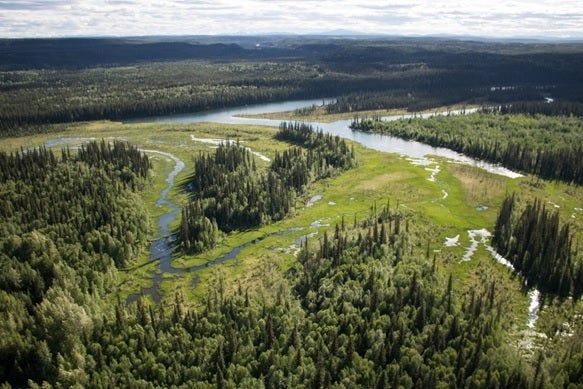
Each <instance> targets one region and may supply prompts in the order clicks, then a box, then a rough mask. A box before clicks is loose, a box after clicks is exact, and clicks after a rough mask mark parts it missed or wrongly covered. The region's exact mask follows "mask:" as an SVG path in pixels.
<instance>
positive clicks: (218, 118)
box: [124, 99, 521, 178]
mask: <svg viewBox="0 0 583 389" xmlns="http://www.w3.org/2000/svg"><path fill="white" fill-rule="evenodd" d="M325 101H328V100H327V99H318V100H298V101H287V102H283V103H270V104H257V105H250V106H245V107H237V108H227V109H222V110H216V111H209V112H199V113H192V114H180V115H167V116H153V117H147V118H139V119H133V120H128V121H126V122H124V123H128V124H131V123H202V122H211V123H223V124H254V125H261V126H275V127H278V126H279V124H280V123H281V120H272V119H259V118H243V117H240V116H238V115H255V114H261V113H274V112H284V111H293V110H295V109H298V108H303V107H309V106H312V105H319V104H322V103H323V102H325ZM467 112H469V111H467ZM448 113H449V114H461V113H462V112H460V111H449V112H435V113H425V114H423V115H420V114H409V115H395V116H384V117H383V118H382V119H383V120H387V121H388V120H398V119H403V118H405V119H406V118H413V117H420V116H422V117H429V116H431V115H445V114H448ZM351 122H352V120H351V119H348V120H338V121H335V122H331V123H321V122H308V121H306V123H309V124H311V125H313V126H314V127H316V128H320V129H322V130H323V131H324V132H327V133H330V134H333V135H338V136H340V137H342V138H346V139H350V140H352V141H354V142H358V143H360V144H361V145H363V146H365V147H367V148H370V149H373V150H377V151H382V152H387V153H396V154H401V155H404V156H407V157H410V158H415V159H417V160H423V159H427V156H428V155H435V156H438V157H443V158H447V159H449V160H452V161H455V162H459V163H463V164H466V165H472V166H477V167H479V168H482V169H485V170H487V171H489V172H491V173H494V174H498V175H503V176H506V177H511V178H516V177H520V176H521V175H520V174H519V173H516V172H513V171H511V170H509V169H506V168H504V167H502V166H499V165H495V164H491V163H488V162H484V161H479V160H476V159H474V158H470V157H468V156H465V155H463V154H460V153H457V152H455V151H453V150H450V149H446V148H443V147H433V146H429V145H426V144H423V143H420V142H415V141H408V140H403V139H400V138H396V137H393V136H388V135H382V134H371V133H364V132H360V131H354V130H352V129H350V123H351Z"/></svg>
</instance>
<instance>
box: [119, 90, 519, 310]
mask: <svg viewBox="0 0 583 389" xmlns="http://www.w3.org/2000/svg"><path fill="white" fill-rule="evenodd" d="M325 101H326V100H325V99H324V100H322V99H318V100H300V101H288V102H283V103H270V104H258V105H251V106H245V107H238V108H228V109H221V110H215V111H208V112H201V113H193V114H180V115H168V116H155V117H148V118H140V119H133V120H128V121H126V122H125V123H128V124H132V123H201V122H209V123H223V124H253V125H264V126H276V127H277V126H279V124H280V123H281V120H271V119H258V118H243V117H240V115H254V114H261V113H274V112H283V111H292V110H295V109H298V108H302V107H309V106H312V105H320V104H322V103H323V102H325ZM449 113H450V114H461V113H462V112H459V111H453V112H449ZM442 114H447V112H436V113H426V114H423V115H419V114H417V115H400V116H386V117H383V120H398V119H402V118H408V117H414V116H417V117H419V116H423V117H428V116H431V115H442ZM308 123H310V124H312V125H313V126H314V127H316V128H320V129H322V130H323V131H324V132H326V133H330V134H333V135H338V136H340V137H342V138H346V139H350V140H352V141H355V142H358V143H360V144H361V145H363V146H365V147H367V148H371V149H374V150H377V151H382V152H389V153H396V154H400V155H402V156H405V157H407V158H410V159H413V160H414V161H415V163H420V164H429V163H430V162H431V160H430V159H429V157H428V156H438V157H443V158H446V159H449V160H452V161H455V162H457V163H462V164H466V165H472V166H477V167H479V168H482V169H485V170H487V171H489V172H491V173H494V174H498V175H503V176H507V177H511V178H515V177H520V174H518V173H515V172H512V171H510V170H508V169H506V168H503V167H501V166H498V165H494V164H490V163H486V162H483V161H479V160H476V159H473V158H470V157H467V156H465V155H462V154H459V153H457V152H454V151H452V150H449V149H446V148H441V147H433V146H429V145H425V144H423V143H419V142H415V141H406V140H402V139H400V138H396V137H392V136H387V135H381V134H370V133H363V132H359V131H353V130H351V129H350V128H349V126H350V123H351V120H339V121H336V122H331V123H319V122H308ZM144 151H147V152H157V153H160V154H163V155H165V156H167V157H169V158H171V159H172V160H174V162H175V169H174V170H173V171H172V172H171V173H170V175H169V176H168V178H167V182H168V186H167V187H166V188H165V189H164V191H163V192H162V193H161V196H160V199H159V200H158V202H157V205H159V206H162V205H166V206H167V207H169V209H170V212H168V213H166V214H164V215H162V216H160V218H159V220H158V228H159V236H160V238H159V239H157V240H155V241H154V242H153V243H152V246H151V248H150V260H151V261H156V260H159V261H160V262H159V263H158V266H157V268H158V270H159V271H158V272H156V273H155V274H154V275H153V280H152V281H153V282H152V286H151V287H149V288H143V289H142V291H141V292H140V293H138V294H134V295H131V296H129V297H128V299H127V300H126V303H128V304H129V303H131V302H132V301H135V300H136V299H137V298H138V297H139V296H140V295H146V294H147V295H150V296H152V298H153V299H154V301H157V302H159V301H160V300H161V297H162V296H161V292H160V283H161V282H162V277H163V275H164V274H176V273H185V272H188V273H192V272H196V271H199V270H201V269H203V268H207V267H209V266H212V265H215V264H218V263H222V262H225V261H229V260H233V259H235V258H236V257H237V255H238V254H239V252H240V251H241V250H243V249H244V248H246V247H248V246H250V245H252V244H255V243H257V242H258V241H259V240H261V239H263V238H265V237H267V236H264V237H262V238H260V239H255V240H253V241H250V242H247V243H244V244H242V245H240V246H238V247H235V248H234V249H232V250H231V251H230V252H228V253H227V254H225V255H223V256H221V257H218V258H215V259H214V260H212V261H209V262H207V263H206V264H204V265H200V266H195V267H191V268H175V267H173V266H172V249H173V242H174V236H173V235H172V233H171V231H170V229H169V225H170V223H172V222H173V221H174V220H175V219H176V217H177V214H178V212H179V209H178V208H177V207H176V206H175V205H174V204H172V203H171V202H169V201H168V200H167V195H168V193H169V192H170V190H171V189H172V187H173V185H174V178H175V177H176V175H177V174H178V173H179V172H180V171H181V170H182V169H183V168H184V163H183V162H182V161H180V160H179V159H178V158H176V157H175V156H173V155H171V154H168V153H163V152H159V151H156V150H144ZM293 231H297V229H292V230H289V231H280V232H278V233H277V234H280V235H283V234H287V233H291V232H293ZM196 280H197V278H196V277H195V281H194V282H196Z"/></svg>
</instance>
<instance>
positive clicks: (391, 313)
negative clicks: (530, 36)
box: [0, 36, 583, 388]
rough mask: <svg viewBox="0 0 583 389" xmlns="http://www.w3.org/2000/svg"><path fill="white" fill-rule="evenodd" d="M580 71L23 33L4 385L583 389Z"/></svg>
mask: <svg viewBox="0 0 583 389" xmlns="http://www.w3.org/2000/svg"><path fill="white" fill-rule="evenodd" d="M581 69H583V45H582V44H580V43H577V42H568V43H553V42H543V41H519V40H516V41H495V40H478V39H475V40H469V39H468V40H462V39H448V38H391V37H382V38H381V37H359V38H355V37H326V36H302V37H298V36H260V37H253V36H245V37H234V36H230V37H219V36H213V37H211V36H206V37H205V36H193V37H188V36H185V37H176V38H175V39H173V38H172V39H171V38H164V39H162V38H157V37H136V38H63V39H0V138H1V142H0V387H2V388H10V387H16V388H20V387H30V388H50V387H56V388H64V387H88V388H103V387H116V388H117V387H131V388H157V387H177V388H179V387H180V388H290V387H293V388H296V387H298V388H328V387H334V388H353V387H365V388H400V387H403V388H483V387H488V388H507V387H514V388H583V301H582V297H583V250H582V249H581V245H582V244H583V243H582V242H583V189H582V188H581V184H582V183H583V165H582V156H583V115H582V112H583V75H582V73H581ZM274 107H275V108H274Z"/></svg>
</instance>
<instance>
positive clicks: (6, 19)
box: [0, 0, 583, 39]
mask: <svg viewBox="0 0 583 389" xmlns="http://www.w3.org/2000/svg"><path fill="white" fill-rule="evenodd" d="M338 31H353V32H359V33H366V34H389V35H406V36H409V35H429V36H436V35H457V36H468V35H469V36H482V37H493V38H515V37H520V38H528V37H537V38H541V37H542V38H550V39H555V38H571V39H572V38H576V39H583V1H582V0H561V1H558V0H538V1H532V0H530V1H526V0H505V1H499V0H489V1H488V0H477V1H476V0H458V1H444V0H391V1H373V0H356V1H348V0H317V1H315V0H314V1H313V0H305V1H303V0H196V1H195V0H119V1H113V0H0V38H23V37H63V36H143V35H201V34H202V35H255V34H267V33H292V34H321V33H336V32H338Z"/></svg>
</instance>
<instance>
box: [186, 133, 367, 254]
mask: <svg viewBox="0 0 583 389" xmlns="http://www.w3.org/2000/svg"><path fill="white" fill-rule="evenodd" d="M276 137H277V138H279V139H282V140H287V141H289V142H293V143H295V144H298V145H301V147H299V146H297V147H293V148H290V149H289V150H284V151H283V152H282V153H279V152H278V153H276V155H275V158H274V160H273V162H272V163H271V164H270V165H269V167H268V169H267V170H260V169H258V168H257V165H256V163H255V160H254V157H253V155H252V153H251V152H250V151H249V150H247V149H246V148H244V147H242V146H241V145H240V144H239V142H230V141H225V142H224V143H221V144H220V145H219V147H217V149H216V150H215V151H214V152H213V153H210V154H201V155H199V156H197V157H195V158H194V171H193V173H192V174H191V175H190V176H189V177H188V178H187V179H186V180H185V181H184V183H183V184H182V187H183V189H184V190H185V191H187V192H188V193H189V195H190V197H191V200H192V201H191V202H190V204H188V205H186V206H185V207H184V208H183V209H182V219H181V222H180V230H179V237H180V241H181V244H182V246H183V248H184V249H185V250H186V251H187V252H201V251H204V250H206V249H209V248H212V247H214V245H215V244H216V243H217V242H218V235H219V232H220V231H222V232H230V231H232V230H235V229H240V228H250V227H257V226H260V225H264V224H269V223H271V222H274V221H278V220H281V219H283V218H284V217H285V216H286V215H287V214H288V213H289V212H290V211H291V210H292V209H293V208H294V207H295V199H296V196H298V195H301V194H303V193H304V191H305V189H306V188H307V186H308V185H309V184H310V183H311V182H312V181H315V180H319V179H322V178H325V177H328V176H331V175H335V174H338V173H339V172H341V171H343V170H346V169H349V168H351V167H353V166H355V163H356V162H355V156H354V150H352V149H351V148H349V147H348V145H347V144H346V142H345V141H344V140H341V139H340V138H339V137H334V136H331V135H328V134H324V133H323V132H322V131H315V130H314V129H313V128H312V127H311V126H309V125H305V124H300V123H289V124H288V123H282V124H281V126H280V129H279V132H278V133H277V135H276Z"/></svg>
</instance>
